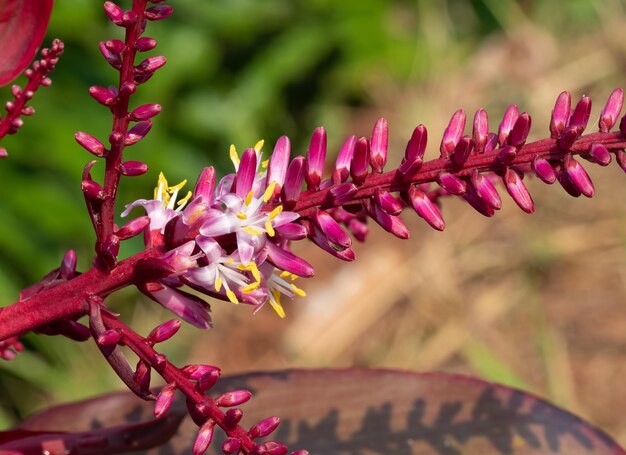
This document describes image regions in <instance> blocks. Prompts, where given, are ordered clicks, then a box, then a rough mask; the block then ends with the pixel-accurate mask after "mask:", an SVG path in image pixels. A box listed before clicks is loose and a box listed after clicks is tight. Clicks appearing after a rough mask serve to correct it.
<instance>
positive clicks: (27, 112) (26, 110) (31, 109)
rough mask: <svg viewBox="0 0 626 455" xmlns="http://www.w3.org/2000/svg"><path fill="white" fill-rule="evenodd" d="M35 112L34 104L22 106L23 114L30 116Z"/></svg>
mask: <svg viewBox="0 0 626 455" xmlns="http://www.w3.org/2000/svg"><path fill="white" fill-rule="evenodd" d="M34 113H35V108H34V107H32V106H26V107H23V108H22V115H25V116H27V117H28V116H30V115H33V114H34Z"/></svg>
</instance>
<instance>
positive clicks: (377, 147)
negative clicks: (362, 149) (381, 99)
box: [370, 118, 389, 172]
mask: <svg viewBox="0 0 626 455" xmlns="http://www.w3.org/2000/svg"><path fill="white" fill-rule="evenodd" d="M388 148H389V125H388V124H387V120H385V119H384V118H379V119H378V120H377V121H376V124H375V125H374V130H373V131H372V140H371V142H370V164H371V166H372V170H373V171H374V172H382V171H383V167H385V163H386V162H387V150H388Z"/></svg>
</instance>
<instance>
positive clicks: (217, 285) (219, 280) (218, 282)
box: [215, 276, 222, 292]
mask: <svg viewBox="0 0 626 455" xmlns="http://www.w3.org/2000/svg"><path fill="white" fill-rule="evenodd" d="M220 289H222V278H221V277H219V276H218V277H217V280H215V291H216V292H220Z"/></svg>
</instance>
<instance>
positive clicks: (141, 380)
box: [133, 360, 150, 391]
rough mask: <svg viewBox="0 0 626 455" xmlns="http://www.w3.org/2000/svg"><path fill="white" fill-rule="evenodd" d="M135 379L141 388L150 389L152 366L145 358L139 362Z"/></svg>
mask: <svg viewBox="0 0 626 455" xmlns="http://www.w3.org/2000/svg"><path fill="white" fill-rule="evenodd" d="M133 379H134V381H135V382H136V383H137V385H138V386H139V387H140V389H141V390H144V391H148V390H149V389H150V366H149V365H148V364H147V363H146V362H144V361H143V360H140V361H139V362H137V368H136V370H135V375H134V376H133Z"/></svg>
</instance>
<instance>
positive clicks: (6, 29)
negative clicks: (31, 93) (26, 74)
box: [0, 0, 52, 85]
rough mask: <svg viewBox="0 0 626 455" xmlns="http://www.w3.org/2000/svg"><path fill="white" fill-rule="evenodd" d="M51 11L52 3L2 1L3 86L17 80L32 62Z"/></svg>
mask: <svg viewBox="0 0 626 455" xmlns="http://www.w3.org/2000/svg"><path fill="white" fill-rule="evenodd" d="M51 11H52V0H2V1H0V85H5V84H8V83H9V82H11V81H12V80H13V79H15V77H16V76H17V75H18V74H19V73H20V72H21V71H22V70H24V69H25V68H26V67H27V66H28V65H29V64H30V62H31V61H32V60H33V58H34V57H35V53H36V52H37V48H38V47H39V46H40V45H41V42H42V41H43V37H44V35H45V34H46V28H47V27H48V21H49V20H50V13H51Z"/></svg>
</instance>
